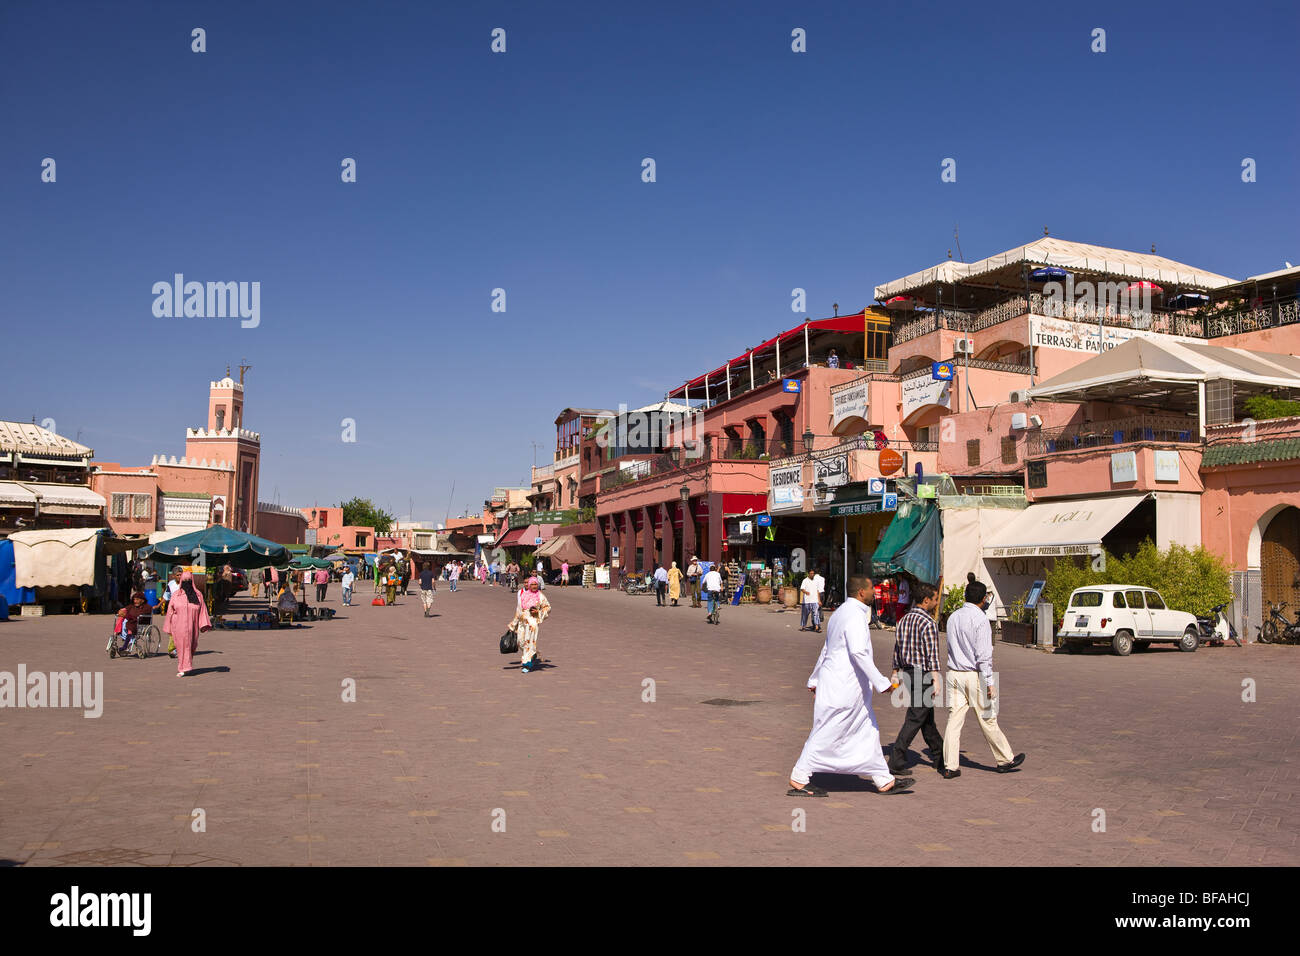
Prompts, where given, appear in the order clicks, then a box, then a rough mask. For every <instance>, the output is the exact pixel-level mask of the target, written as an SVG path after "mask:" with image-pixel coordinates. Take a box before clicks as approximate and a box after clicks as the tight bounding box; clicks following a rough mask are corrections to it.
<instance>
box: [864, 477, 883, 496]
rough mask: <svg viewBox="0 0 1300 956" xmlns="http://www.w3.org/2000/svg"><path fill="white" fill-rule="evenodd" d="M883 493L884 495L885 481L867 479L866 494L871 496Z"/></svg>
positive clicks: (881, 479)
mask: <svg viewBox="0 0 1300 956" xmlns="http://www.w3.org/2000/svg"><path fill="white" fill-rule="evenodd" d="M884 493H885V479H884V478H869V479H867V494H871V495H883V494H884Z"/></svg>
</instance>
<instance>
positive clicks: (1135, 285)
mask: <svg viewBox="0 0 1300 956" xmlns="http://www.w3.org/2000/svg"><path fill="white" fill-rule="evenodd" d="M1126 291H1128V292H1144V291H1145V292H1150V293H1151V294H1152V295H1159V294H1160V293H1161V292H1164V291H1165V290H1164V289H1162V288H1160V286H1158V285H1156V284H1155V283H1154V282H1131V283H1129V287H1128V289H1127V290H1126Z"/></svg>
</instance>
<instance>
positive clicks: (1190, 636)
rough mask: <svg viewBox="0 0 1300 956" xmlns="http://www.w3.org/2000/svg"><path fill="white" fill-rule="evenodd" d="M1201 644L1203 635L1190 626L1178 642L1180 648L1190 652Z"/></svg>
mask: <svg viewBox="0 0 1300 956" xmlns="http://www.w3.org/2000/svg"><path fill="white" fill-rule="evenodd" d="M1200 644H1201V635H1200V634H1198V633H1197V632H1196V631H1195V630H1193V629H1192V628H1190V627H1189V628H1188V629H1187V630H1185V631H1183V636H1182V639H1181V640H1179V642H1178V649H1179V650H1180V651H1186V652H1188V653H1189V654H1190V653H1191V652H1192V651H1194V650H1196V648H1198V647H1199V646H1200Z"/></svg>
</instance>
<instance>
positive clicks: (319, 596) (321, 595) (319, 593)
mask: <svg viewBox="0 0 1300 956" xmlns="http://www.w3.org/2000/svg"><path fill="white" fill-rule="evenodd" d="M327 587H329V585H328V584H318V585H316V603H318V604H319V603H320V602H321V601H323V600H325V589H326V588H327Z"/></svg>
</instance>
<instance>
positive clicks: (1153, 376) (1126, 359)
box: [1029, 337, 1300, 412]
mask: <svg viewBox="0 0 1300 956" xmlns="http://www.w3.org/2000/svg"><path fill="white" fill-rule="evenodd" d="M1211 381H1230V382H1232V383H1233V385H1234V386H1238V387H1239V388H1240V390H1241V391H1242V392H1244V393H1246V394H1250V393H1253V392H1271V391H1275V390H1277V389H1298V390H1300V357H1297V356H1294V355H1283V354H1281V353H1277V352H1253V351H1247V350H1246V349H1234V348H1225V347H1224V346H1221V345H1201V344H1199V343H1188V342H1165V341H1161V340H1158V339H1157V338H1156V337H1152V338H1133V339H1129V340H1128V341H1127V342H1124V343H1123V344H1122V345H1118V346H1116V347H1115V348H1113V349H1111V350H1110V351H1109V352H1106V353H1104V354H1102V355H1098V356H1095V357H1094V358H1090V359H1088V360H1087V361H1086V362H1080V363H1079V364H1078V365H1076V366H1074V367H1073V368H1071V369H1068V370H1066V371H1064V372H1062V373H1060V374H1059V375H1056V376H1053V377H1052V378H1049V379H1048V380H1047V381H1045V382H1043V383H1041V384H1039V385H1035V386H1033V387H1032V388H1030V389H1029V396H1030V398H1031V399H1047V400H1050V401H1056V402H1087V401H1109V402H1123V403H1126V404H1135V405H1146V406H1151V407H1160V408H1162V409H1165V410H1168V411H1181V412H1195V411H1196V408H1197V401H1198V399H1197V394H1196V388H1195V386H1196V385H1197V384H1198V383H1205V382H1211Z"/></svg>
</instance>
